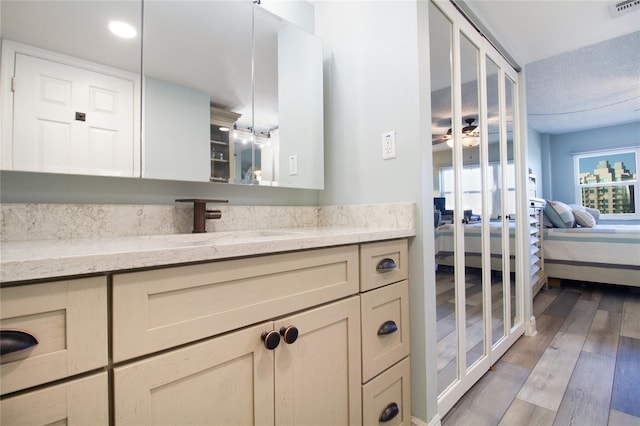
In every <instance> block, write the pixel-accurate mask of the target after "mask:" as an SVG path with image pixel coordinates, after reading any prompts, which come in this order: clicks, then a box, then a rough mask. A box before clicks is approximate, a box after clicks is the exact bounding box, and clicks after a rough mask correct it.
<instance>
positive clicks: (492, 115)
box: [486, 57, 506, 345]
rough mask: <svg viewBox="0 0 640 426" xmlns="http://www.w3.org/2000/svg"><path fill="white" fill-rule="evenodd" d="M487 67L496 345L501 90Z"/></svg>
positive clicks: (500, 326) (500, 324) (492, 67)
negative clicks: (492, 157)
mask: <svg viewBox="0 0 640 426" xmlns="http://www.w3.org/2000/svg"><path fill="white" fill-rule="evenodd" d="M486 67H487V78H486V80H487V116H488V123H487V130H488V134H489V154H490V155H491V153H493V154H494V158H496V159H497V160H498V162H490V163H489V164H488V172H489V173H488V175H489V179H490V182H489V183H488V185H487V186H486V188H489V189H490V190H491V197H490V203H489V206H488V209H487V212H488V214H489V216H490V222H489V224H490V233H491V240H490V247H491V275H490V276H491V312H492V321H491V324H492V332H491V336H492V338H491V344H492V345H494V344H496V343H497V342H498V341H499V340H500V339H502V338H503V337H504V336H505V335H506V334H505V320H504V306H505V304H504V301H503V297H504V295H505V294H506V293H505V292H504V291H503V287H502V286H503V279H502V259H503V255H502V223H501V222H500V221H499V220H498V217H499V216H500V211H501V210H502V206H501V199H502V197H501V196H500V191H497V190H496V188H497V187H499V186H498V185H497V182H499V176H500V174H499V171H500V168H499V165H500V163H499V159H500V156H499V148H500V144H499V134H500V125H499V124H500V102H499V96H500V90H499V86H498V84H499V81H498V77H499V74H498V66H497V65H496V64H495V63H494V62H493V61H492V60H491V59H489V58H488V57H487V58H486Z"/></svg>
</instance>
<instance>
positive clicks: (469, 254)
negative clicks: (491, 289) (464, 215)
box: [435, 222, 515, 270]
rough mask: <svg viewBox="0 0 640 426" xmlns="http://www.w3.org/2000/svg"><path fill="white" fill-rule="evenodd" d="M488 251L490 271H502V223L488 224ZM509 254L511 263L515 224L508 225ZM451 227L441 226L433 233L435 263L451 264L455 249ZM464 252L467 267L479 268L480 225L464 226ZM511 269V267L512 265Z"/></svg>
mask: <svg viewBox="0 0 640 426" xmlns="http://www.w3.org/2000/svg"><path fill="white" fill-rule="evenodd" d="M489 231H490V236H491V238H490V243H489V246H490V250H491V258H492V261H491V265H492V269H498V270H500V269H502V268H501V266H500V265H501V259H502V222H490V223H489ZM509 237H510V238H509V254H510V258H511V260H512V261H513V259H514V258H515V223H510V224H509ZM454 244H455V240H454V233H453V225H451V224H447V225H441V226H439V227H438V228H436V231H435V253H436V263H439V264H444V265H448V264H451V265H452V264H453V261H452V259H451V257H453V253H454V249H455V246H454ZM464 251H465V259H466V260H465V263H466V265H467V266H472V267H480V266H481V256H482V224H481V223H471V224H466V225H464ZM512 268H513V265H512Z"/></svg>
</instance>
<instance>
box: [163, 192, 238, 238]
mask: <svg viewBox="0 0 640 426" xmlns="http://www.w3.org/2000/svg"><path fill="white" fill-rule="evenodd" d="M176 202H179V203H193V231H191V232H193V233H194V234H200V233H203V232H207V226H206V223H207V219H220V218H221V217H222V212H221V211H220V210H207V203H218V204H219V203H228V202H229V200H208V199H203V198H181V199H178V200H176Z"/></svg>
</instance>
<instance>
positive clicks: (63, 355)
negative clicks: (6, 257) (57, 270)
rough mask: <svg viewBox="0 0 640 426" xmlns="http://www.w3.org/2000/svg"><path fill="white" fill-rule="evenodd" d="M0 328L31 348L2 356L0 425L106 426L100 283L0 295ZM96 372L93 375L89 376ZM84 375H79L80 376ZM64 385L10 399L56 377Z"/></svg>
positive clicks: (58, 284) (103, 285) (103, 288)
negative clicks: (23, 336) (31, 340)
mask: <svg viewBox="0 0 640 426" xmlns="http://www.w3.org/2000/svg"><path fill="white" fill-rule="evenodd" d="M0 305H1V309H0V313H1V314H0V315H1V319H0V328H2V330H3V331H5V330H20V331H23V332H28V333H29V334H31V335H32V336H34V337H35V338H36V339H37V344H36V345H35V346H33V347H32V348H31V349H28V350H23V351H21V352H16V353H14V354H11V355H3V357H2V365H0V373H1V380H0V384H1V388H2V395H3V396H5V397H3V399H2V401H1V402H0V424H7V425H9V424H10V425H20V424H54V423H56V422H65V421H66V424H77V425H84V424H107V423H108V418H109V407H108V393H109V387H108V383H107V374H106V373H105V372H104V371H102V372H99V369H100V368H105V367H106V365H107V364H108V358H107V355H108V351H107V342H108V330H107V324H108V321H107V280H106V278H105V277H91V278H81V279H69V280H59V281H54V282H49V283H43V284H31V285H20V286H15V287H7V288H2V289H1V290H0ZM94 370H96V373H94V374H90V372H91V371H94ZM83 373H87V374H89V375H88V376H86V377H82V378H75V377H79V375H80V374H83ZM61 379H63V380H66V379H69V381H67V382H65V383H62V384H58V385H55V386H51V387H45V388H42V389H38V390H35V391H32V392H27V393H22V394H16V396H11V395H7V394H11V393H13V392H16V391H20V390H23V389H26V388H31V387H34V386H38V385H43V384H46V383H49V382H52V381H55V380H61Z"/></svg>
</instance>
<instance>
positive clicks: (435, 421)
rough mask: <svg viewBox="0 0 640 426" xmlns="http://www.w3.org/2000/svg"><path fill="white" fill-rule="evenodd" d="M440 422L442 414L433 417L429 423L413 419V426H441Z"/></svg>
mask: <svg viewBox="0 0 640 426" xmlns="http://www.w3.org/2000/svg"><path fill="white" fill-rule="evenodd" d="M440 420H441V419H440V414H436V415H435V416H433V418H432V419H431V421H430V422H429V423H425V422H423V421H422V420H420V419H418V418H416V417H411V426H440V425H441V423H440Z"/></svg>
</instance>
